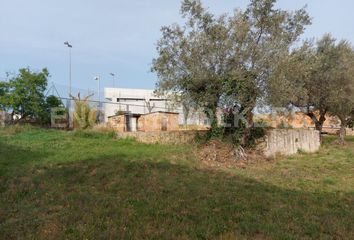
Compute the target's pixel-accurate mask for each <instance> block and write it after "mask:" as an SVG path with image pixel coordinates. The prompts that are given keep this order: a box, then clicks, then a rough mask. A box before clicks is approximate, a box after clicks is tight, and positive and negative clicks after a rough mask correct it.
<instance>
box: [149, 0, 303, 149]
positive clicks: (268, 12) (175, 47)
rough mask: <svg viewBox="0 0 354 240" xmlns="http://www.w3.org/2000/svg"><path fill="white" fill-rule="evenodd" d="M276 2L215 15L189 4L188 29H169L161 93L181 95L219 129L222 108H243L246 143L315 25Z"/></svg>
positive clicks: (185, 5)
mask: <svg viewBox="0 0 354 240" xmlns="http://www.w3.org/2000/svg"><path fill="white" fill-rule="evenodd" d="M275 2H276V1H275V0H252V1H251V2H250V4H249V5H248V7H247V9H246V10H245V11H243V12H242V11H240V10H236V11H235V12H234V13H233V14H232V15H227V14H223V15H221V16H215V15H213V14H211V13H210V12H208V11H207V10H206V9H205V8H204V7H203V6H202V4H201V2H200V1H199V0H184V1H183V2H182V7H181V13H182V16H183V17H184V18H185V19H186V23H185V24H184V26H179V25H177V24H175V25H172V26H169V27H163V28H162V37H161V39H160V40H159V42H158V44H157V52H158V57H157V58H156V59H154V60H153V67H152V70H153V71H154V72H156V74H157V76H158V78H159V80H158V83H157V88H158V91H160V92H165V93H174V94H177V95H178V94H180V95H182V96H183V97H187V98H189V99H190V101H191V102H193V103H194V104H195V105H196V106H198V107H201V108H203V109H204V110H205V112H206V114H207V116H208V117H209V118H210V119H211V120H212V127H213V128H214V127H217V126H216V125H217V124H216V117H215V115H216V109H217V107H219V106H225V105H227V107H232V106H234V105H235V104H237V105H239V106H240V108H241V109H242V111H241V112H242V114H243V115H244V116H245V119H246V120H247V123H248V124H246V126H245V131H244V137H243V144H244V145H246V144H247V141H248V140H249V136H250V129H251V128H252V126H253V120H252V119H253V113H252V110H253V109H254V107H255V105H256V103H257V101H258V100H260V99H261V98H263V97H264V95H265V93H266V91H265V86H266V85H267V81H268V78H269V76H270V75H271V74H272V72H273V71H274V68H275V67H276V65H277V64H275V63H277V62H278V61H279V60H280V59H282V58H283V57H284V55H286V54H285V53H287V52H288V50H289V48H290V47H291V46H292V44H293V43H294V42H295V41H296V40H297V39H298V37H299V36H300V35H301V34H302V32H303V31H304V26H306V25H308V24H310V19H309V16H308V15H307V13H306V11H305V10H304V9H300V10H298V11H295V12H293V13H290V12H287V11H283V10H280V9H275V7H274V4H275Z"/></svg>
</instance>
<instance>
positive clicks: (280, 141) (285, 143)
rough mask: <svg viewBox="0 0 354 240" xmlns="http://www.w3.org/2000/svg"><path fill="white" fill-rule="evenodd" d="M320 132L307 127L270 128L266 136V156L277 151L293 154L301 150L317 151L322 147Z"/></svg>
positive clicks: (272, 154)
mask: <svg viewBox="0 0 354 240" xmlns="http://www.w3.org/2000/svg"><path fill="white" fill-rule="evenodd" d="M320 146H321V142H320V134H319V132H318V131H315V130H305V129H285V130H283V129H274V130H269V131H268V133H267V136H266V149H265V150H264V153H265V155H266V156H268V157H270V156H274V155H276V154H277V153H280V154H283V155H292V154H296V153H298V152H299V150H301V151H304V152H310V153H311V152H316V151H318V150H319V149H320Z"/></svg>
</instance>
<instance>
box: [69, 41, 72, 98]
mask: <svg viewBox="0 0 354 240" xmlns="http://www.w3.org/2000/svg"><path fill="white" fill-rule="evenodd" d="M71 93H72V92H71V47H69V98H70V97H71Z"/></svg>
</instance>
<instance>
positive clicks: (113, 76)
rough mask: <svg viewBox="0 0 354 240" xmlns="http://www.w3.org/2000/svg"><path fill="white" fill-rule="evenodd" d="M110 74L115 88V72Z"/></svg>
mask: <svg viewBox="0 0 354 240" xmlns="http://www.w3.org/2000/svg"><path fill="white" fill-rule="evenodd" d="M110 75H111V76H112V78H113V88H115V87H116V74H114V73H110Z"/></svg>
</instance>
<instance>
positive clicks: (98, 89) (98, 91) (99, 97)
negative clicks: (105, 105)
mask: <svg viewBox="0 0 354 240" xmlns="http://www.w3.org/2000/svg"><path fill="white" fill-rule="evenodd" d="M93 79H94V80H95V81H97V93H98V95H97V96H98V97H97V98H98V104H99V103H100V100H101V94H100V88H101V86H100V76H96V77H94V78H93Z"/></svg>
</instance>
